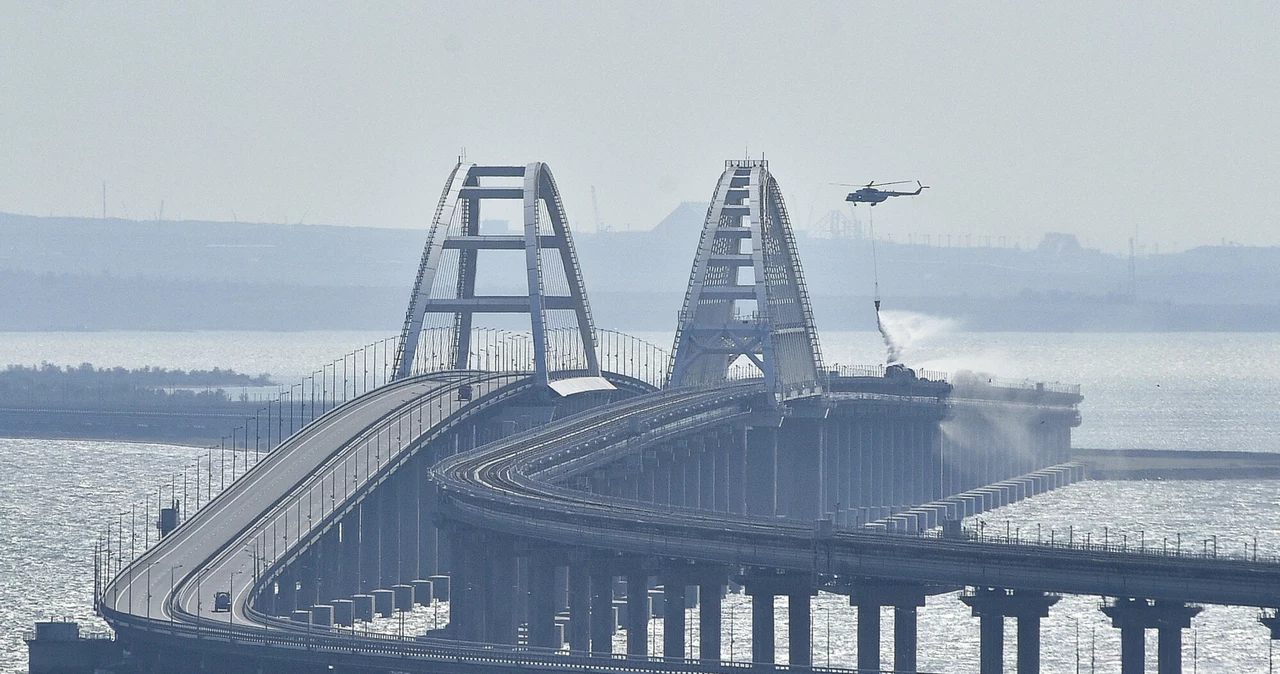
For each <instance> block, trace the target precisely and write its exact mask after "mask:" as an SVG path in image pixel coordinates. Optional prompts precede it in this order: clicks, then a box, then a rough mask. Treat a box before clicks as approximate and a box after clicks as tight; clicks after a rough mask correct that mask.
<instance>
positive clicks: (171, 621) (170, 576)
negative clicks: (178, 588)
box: [168, 564, 182, 624]
mask: <svg viewBox="0 0 1280 674" xmlns="http://www.w3.org/2000/svg"><path fill="white" fill-rule="evenodd" d="M181 568H182V565H181V564H175V565H173V566H171V567H169V598H170V600H171V601H172V599H173V570H174V569H181ZM168 611H169V623H170V624H172V623H173V610H172V609H169V610H168Z"/></svg>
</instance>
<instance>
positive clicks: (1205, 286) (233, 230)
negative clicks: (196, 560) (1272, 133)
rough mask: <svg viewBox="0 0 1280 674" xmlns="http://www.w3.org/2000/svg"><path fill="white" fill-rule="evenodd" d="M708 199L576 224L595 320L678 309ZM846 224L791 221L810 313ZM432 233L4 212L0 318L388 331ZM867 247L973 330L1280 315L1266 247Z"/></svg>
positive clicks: (659, 320)
mask: <svg viewBox="0 0 1280 674" xmlns="http://www.w3.org/2000/svg"><path fill="white" fill-rule="evenodd" d="M705 214H706V204H705V203H696V202H689V203H683V204H680V205H679V206H678V207H676V208H675V209H674V210H673V211H672V212H671V214H670V215H669V216H667V217H666V218H665V219H664V220H663V221H662V222H660V223H658V224H657V226H656V227H654V229H652V230H642V231H601V232H580V233H576V234H575V243H576V248H577V252H578V256H579V259H580V260H581V263H582V266H583V275H584V277H585V280H586V283H587V288H588V291H589V292H590V293H591V298H592V309H593V312H594V313H595V315H596V317H597V321H598V323H599V324H600V325H602V326H613V327H621V328H627V329H633V330H634V329H652V330H666V329H670V328H671V327H672V326H673V325H674V323H675V317H676V312H677V311H678V309H679V306H680V303H681V300H682V296H683V293H684V289H685V285H686V283H687V282H688V275H689V268H690V266H691V263H692V261H693V257H694V252H695V248H696V246H697V242H698V237H699V234H700V231H701V226H702V220H703V218H704V216H705ZM846 234H847V235H846V236H840V237H835V238H831V237H826V238H822V237H818V236H812V235H808V234H806V233H805V232H798V233H797V245H798V246H799V249H800V254H801V258H802V260H803V263H804V269H805V274H806V277H807V280H808V285H809V289H810V292H811V294H812V296H813V299H814V305H815V311H816V314H817V320H818V321H819V325H820V327H826V328H829V329H872V328H874V315H873V314H872V313H871V312H870V309H869V306H870V304H869V301H868V297H869V295H870V294H871V290H872V287H873V280H874V279H873V273H872V264H871V243H870V241H869V240H868V239H867V238H865V237H862V236H858V235H857V234H858V232H857V231H848V232H846ZM426 235H427V233H426V229H425V227H424V228H423V229H412V230H410V229H385V228H372V227H336V226H322V225H281V224H267V223H228V222H193V221H181V222H172V221H144V222H139V221H130V220H120V219H105V220H102V219H91V218H44V217H35V216H25V215H12V214H5V213H0V330H101V329H153V330H155V329H270V330H288V329H322V328H369V329H375V328H376V329H392V330H393V329H395V328H396V327H398V326H399V323H400V321H401V318H402V312H403V310H404V305H405V303H406V301H407V298H408V293H409V289H410V287H411V285H412V283H413V275H414V273H415V272H416V270H417V265H418V260H419V257H420V255H421V251H422V246H423V244H424V243H425V239H426ZM957 238H958V237H957ZM876 257H877V259H878V263H879V265H878V266H879V281H880V288H881V292H882V295H883V296H884V298H885V300H886V302H887V303H888V304H890V305H892V306H894V307H896V308H902V309H913V310H919V311H928V312H931V313H937V314H940V315H946V316H952V317H956V318H960V319H962V321H963V322H964V324H965V325H967V326H968V327H969V329H975V330H983V329H987V330H1037V329H1039V330H1044V329H1052V330H1144V329H1145V330H1199V329H1206V330H1208V329H1213V330H1280V318H1278V316H1280V309H1277V307H1280V248H1275V247H1269V248H1261V247H1240V246H1208V247H1201V248H1196V249H1193V250H1189V251H1186V252H1181V253H1175V254H1164V255H1147V256H1141V257H1139V258H1137V259H1136V260H1134V276H1133V278H1132V280H1131V277H1130V271H1129V260H1128V259H1127V258H1126V257H1123V256H1118V255H1110V254H1106V253H1102V252H1101V251H1098V250H1093V249H1087V248H1083V247H1081V246H1080V245H1079V243H1078V242H1077V241H1076V239H1075V237H1073V236H1071V235H1070V234H1049V235H1046V236H1045V238H1044V239H1043V240H1042V241H1041V243H1040V244H1039V245H1038V246H1036V247H1035V248H1031V249H1021V248H1016V247H1015V248H997V247H977V246H974V247H962V246H928V245H913V244H903V243H901V242H898V243H894V242H889V241H877V242H876ZM492 272H493V273H489V274H486V277H485V278H486V280H484V281H482V284H481V285H482V287H481V288H480V290H481V292H493V293H500V292H507V291H510V290H513V289H517V288H518V287H519V284H521V283H522V282H523V267H522V265H519V264H512V265H511V266H510V268H498V269H495V270H492ZM1135 291H1136V293H1135ZM864 305H865V306H864Z"/></svg>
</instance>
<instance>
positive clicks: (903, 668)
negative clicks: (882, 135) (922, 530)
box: [849, 579, 925, 672]
mask: <svg viewBox="0 0 1280 674" xmlns="http://www.w3.org/2000/svg"><path fill="white" fill-rule="evenodd" d="M924 599H925V587H924V585H920V584H916V583H895V582H890V581H877V580H872V579H865V580H862V581H858V582H856V583H854V585H853V586H852V588H851V589H850V592H849V605H850V606H857V607H858V669H867V670H871V671H880V609H881V608H882V607H884V606H892V607H894V617H893V671H895V672H914V671H915V670H916V646H917V642H916V608H917V607H920V606H924Z"/></svg>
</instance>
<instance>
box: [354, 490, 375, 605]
mask: <svg viewBox="0 0 1280 674" xmlns="http://www.w3.org/2000/svg"><path fill="white" fill-rule="evenodd" d="M378 500H379V498H378V495H377V494H370V495H369V497H368V498H366V499H365V500H364V501H362V502H361V503H360V505H359V506H357V509H356V512H358V513H359V515H358V517H359V520H360V525H359V527H358V528H359V530H360V557H359V559H358V560H357V563H356V573H357V574H358V575H359V576H360V593H361V594H369V593H370V592H372V591H374V590H376V589H378V516H377V513H378V507H377V503H378Z"/></svg>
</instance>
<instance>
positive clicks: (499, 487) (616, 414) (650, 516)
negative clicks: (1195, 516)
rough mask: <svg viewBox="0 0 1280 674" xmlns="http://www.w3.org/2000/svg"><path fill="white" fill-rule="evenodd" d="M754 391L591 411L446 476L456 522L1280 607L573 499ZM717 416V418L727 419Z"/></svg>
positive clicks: (967, 581)
mask: <svg viewBox="0 0 1280 674" xmlns="http://www.w3.org/2000/svg"><path fill="white" fill-rule="evenodd" d="M751 393H752V391H751V389H750V388H749V387H745V388H744V387H742V386H738V387H734V386H727V387H722V388H718V389H712V390H703V391H698V390H676V391H669V392H662V393H656V394H652V395H649V396H644V397H642V398H637V399H632V400H629V401H624V402H621V403H618V404H615V405H611V406H609V407H607V408H598V409H595V410H590V411H588V412H586V413H584V414H581V415H578V416H576V417H573V418H571V419H567V420H564V421H562V422H559V423H556V424H552V425H551V426H549V427H546V428H544V429H541V430H540V431H539V432H537V433H536V434H531V435H525V436H519V437H513V438H508V439H506V440H502V441H499V442H496V443H491V444H489V445H486V446H485V447H482V448H480V449H478V450H475V451H473V452H470V453H467V454H461V455H458V456H455V457H452V458H450V459H446V460H445V461H443V462H441V463H440V464H439V465H438V466H437V468H436V471H435V474H436V477H437V481H438V482H439V483H440V485H441V489H442V493H443V494H444V505H443V511H444V512H445V514H446V515H447V516H448V517H450V518H451V519H456V520H460V521H464V522H469V523H471V524H474V525H476V526H479V527H482V528H485V529H490V530H496V531H505V532H508V533H511V534H516V535H521V536H526V537H533V538H538V539H541V540H547V541H554V542H558V543H562V544H566V545H574V546H583V547H587V548H596V549H603V550H609V551H613V552H624V553H630V554H633V555H637V556H641V557H649V558H672V559H688V560H701V561H707V562H714V563H717V564H728V565H731V566H735V567H761V568H772V569H786V570H794V571H801V572H815V571H816V572H818V573H823V574H836V575H840V576H844V577H846V578H859V577H868V578H875V579H885V580H895V581H921V580H926V581H928V582H930V583H936V584H940V585H944V586H945V585H951V586H963V585H969V586H979V587H1003V588H1012V589H1028V590H1041V591H1047V592H1058V593H1066V594H1084V595H1096V596H1112V597H1117V596H1118V597H1145V598H1149V599H1165V600H1172V601H1185V602H1191V603H1200V604H1225V605H1235V606H1256V607H1276V606H1280V563H1276V562H1275V561H1274V560H1264V561H1251V560H1246V559H1240V558H1226V557H1222V558H1218V557H1207V556H1200V555H1189V554H1180V555H1168V554H1163V553H1161V552H1160V551H1158V550H1150V551H1148V552H1146V553H1138V552H1134V551H1119V550H1116V549H1114V548H1104V547H1103V546H1100V545H1095V546H1092V547H1089V548H1084V547H1075V548H1067V547H1064V546H1054V547H1051V546H1047V545H1034V544H1013V543H993V542H977V541H969V540H956V539H942V538H939V537H931V536H919V535H915V534H895V533H882V532H868V531H860V530H843V531H837V532H835V533H834V534H833V535H831V536H830V537H821V538H820V537H818V536H816V535H815V527H814V525H813V524H810V523H800V522H787V521H784V520H772V519H770V520H765V519H753V518H748V517H744V516H740V515H733V514H729V513H721V512H714V513H713V512H708V511H704V510H694V509H686V508H673V507H667V506H656V505H653V504H649V503H641V502H637V501H632V500H627V499H619V498H611V497H607V496H601V495H596V494H590V493H587V492H584V491H580V490H576V489H571V488H569V487H566V486H558V485H557V484H553V483H552V482H551V481H549V480H547V479H546V478H547V477H548V476H550V475H554V476H555V477H556V478H557V479H558V480H559V481H563V482H565V483H567V482H569V480H567V478H568V477H571V476H572V473H571V472H566V471H565V469H564V467H565V466H572V465H575V464H578V465H581V466H582V467H583V468H584V469H585V468H587V467H590V466H594V465H599V461H598V460H593V457H598V456H601V455H608V454H612V455H614V456H618V455H621V454H623V453H626V452H635V451H638V450H639V447H638V445H637V443H636V442H635V440H634V439H632V438H631V435H632V433H631V431H633V430H634V429H635V428H636V427H637V425H638V426H640V427H643V428H645V429H646V434H647V435H648V436H650V437H652V438H654V439H655V440H656V439H658V438H660V437H664V434H665V436H670V435H672V434H681V433H692V432H696V431H698V430H700V429H705V428H707V427H710V426H714V425H716V424H719V423H723V422H724V421H725V419H726V418H727V417H726V415H734V414H737V415H746V414H748V413H749V411H748V407H749V405H748V404H747V398H748V397H749V395H750V394H751ZM717 412H719V414H717Z"/></svg>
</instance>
